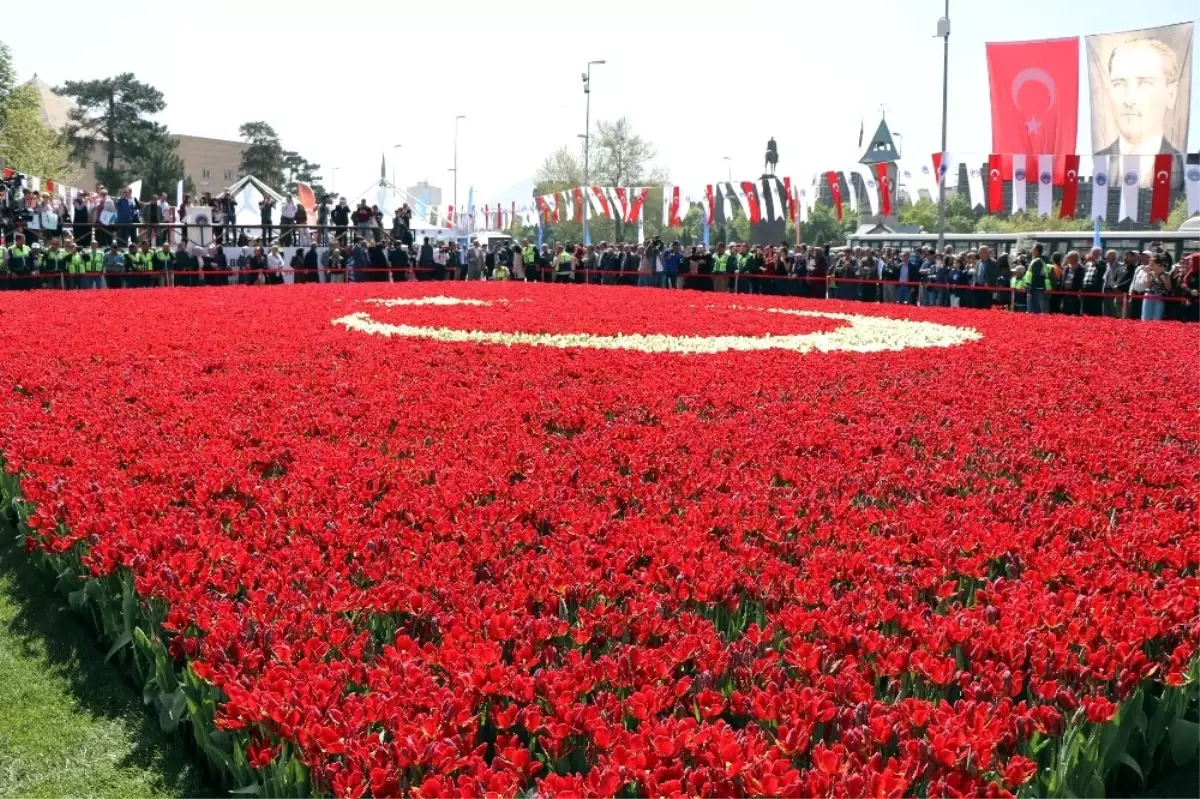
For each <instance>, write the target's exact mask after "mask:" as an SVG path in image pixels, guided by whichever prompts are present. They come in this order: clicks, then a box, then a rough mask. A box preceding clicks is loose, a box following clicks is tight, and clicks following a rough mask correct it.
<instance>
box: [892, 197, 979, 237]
mask: <svg viewBox="0 0 1200 799" xmlns="http://www.w3.org/2000/svg"><path fill="white" fill-rule="evenodd" d="M978 219H979V214H977V213H976V211H975V209H974V208H972V207H971V205H970V203H969V202H968V201H967V199H966V197H965V196H963V195H962V194H959V193H954V194H947V195H946V232H947V233H971V232H973V231H974V230H975V224H976V221H977V220H978ZM896 220H897V221H898V222H899V223H900V224H902V225H920V226H921V227H922V228H923V229H924V231H925V232H926V233H937V229H938V207H937V203H936V202H934V201H933V200H927V199H925V198H924V197H922V198H920V199H919V200H917V201H916V202H915V203H900V206H899V209H898V210H897V213H896Z"/></svg>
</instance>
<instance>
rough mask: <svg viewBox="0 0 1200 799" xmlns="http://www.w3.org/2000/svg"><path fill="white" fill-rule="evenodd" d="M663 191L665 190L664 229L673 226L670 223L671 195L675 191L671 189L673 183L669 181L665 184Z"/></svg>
mask: <svg viewBox="0 0 1200 799" xmlns="http://www.w3.org/2000/svg"><path fill="white" fill-rule="evenodd" d="M662 191H663V215H662V226H663V230H666V229H667V228H668V227H670V226H671V225H670V222H671V195H673V194H674V192H673V191H671V184H669V183H664V184H663V190H662Z"/></svg>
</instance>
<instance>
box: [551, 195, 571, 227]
mask: <svg viewBox="0 0 1200 799" xmlns="http://www.w3.org/2000/svg"><path fill="white" fill-rule="evenodd" d="M555 200H556V201H557V202H558V209H559V213H562V214H563V220H564V221H567V222H570V221H571V220H572V219H574V218H575V202H574V200H573V199H572V197H571V192H569V191H564V192H561V193H560V194H559V196H558V197H556V198H555Z"/></svg>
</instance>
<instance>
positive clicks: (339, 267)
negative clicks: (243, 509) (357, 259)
mask: <svg viewBox="0 0 1200 799" xmlns="http://www.w3.org/2000/svg"><path fill="white" fill-rule="evenodd" d="M321 260H322V263H321V265H322V266H324V267H325V280H326V282H329V283H345V282H346V269H345V260H344V259H343V257H342V248H341V247H340V246H338V243H337V241H336V240H335V241H334V242H333V245H332V246H331V247H329V249H327V250H326V251H325V254H324V255H323V256H322V258H321Z"/></svg>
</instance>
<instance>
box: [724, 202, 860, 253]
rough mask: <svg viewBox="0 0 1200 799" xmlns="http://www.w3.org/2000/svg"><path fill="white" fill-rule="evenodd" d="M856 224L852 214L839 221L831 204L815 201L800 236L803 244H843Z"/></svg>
mask: <svg viewBox="0 0 1200 799" xmlns="http://www.w3.org/2000/svg"><path fill="white" fill-rule="evenodd" d="M734 224H735V225H736V221H735V223H734ZM857 225H858V220H857V219H856V218H855V217H853V216H852V215H850V214H845V215H844V216H843V219H842V221H841V222H839V221H838V218H837V212H836V211H834V209H833V206H831V205H826V204H825V203H816V204H814V205H813V206H812V208H811V209H810V210H809V212H808V221H807V222H804V223H803V224H801V226H800V237H801V239H802V240H803V241H804V243H805V244H816V245H825V244H844V243H845V241H846V239H847V238H848V237H849V236H850V234H852V233H853V232H854V229H855V227H857Z"/></svg>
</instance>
